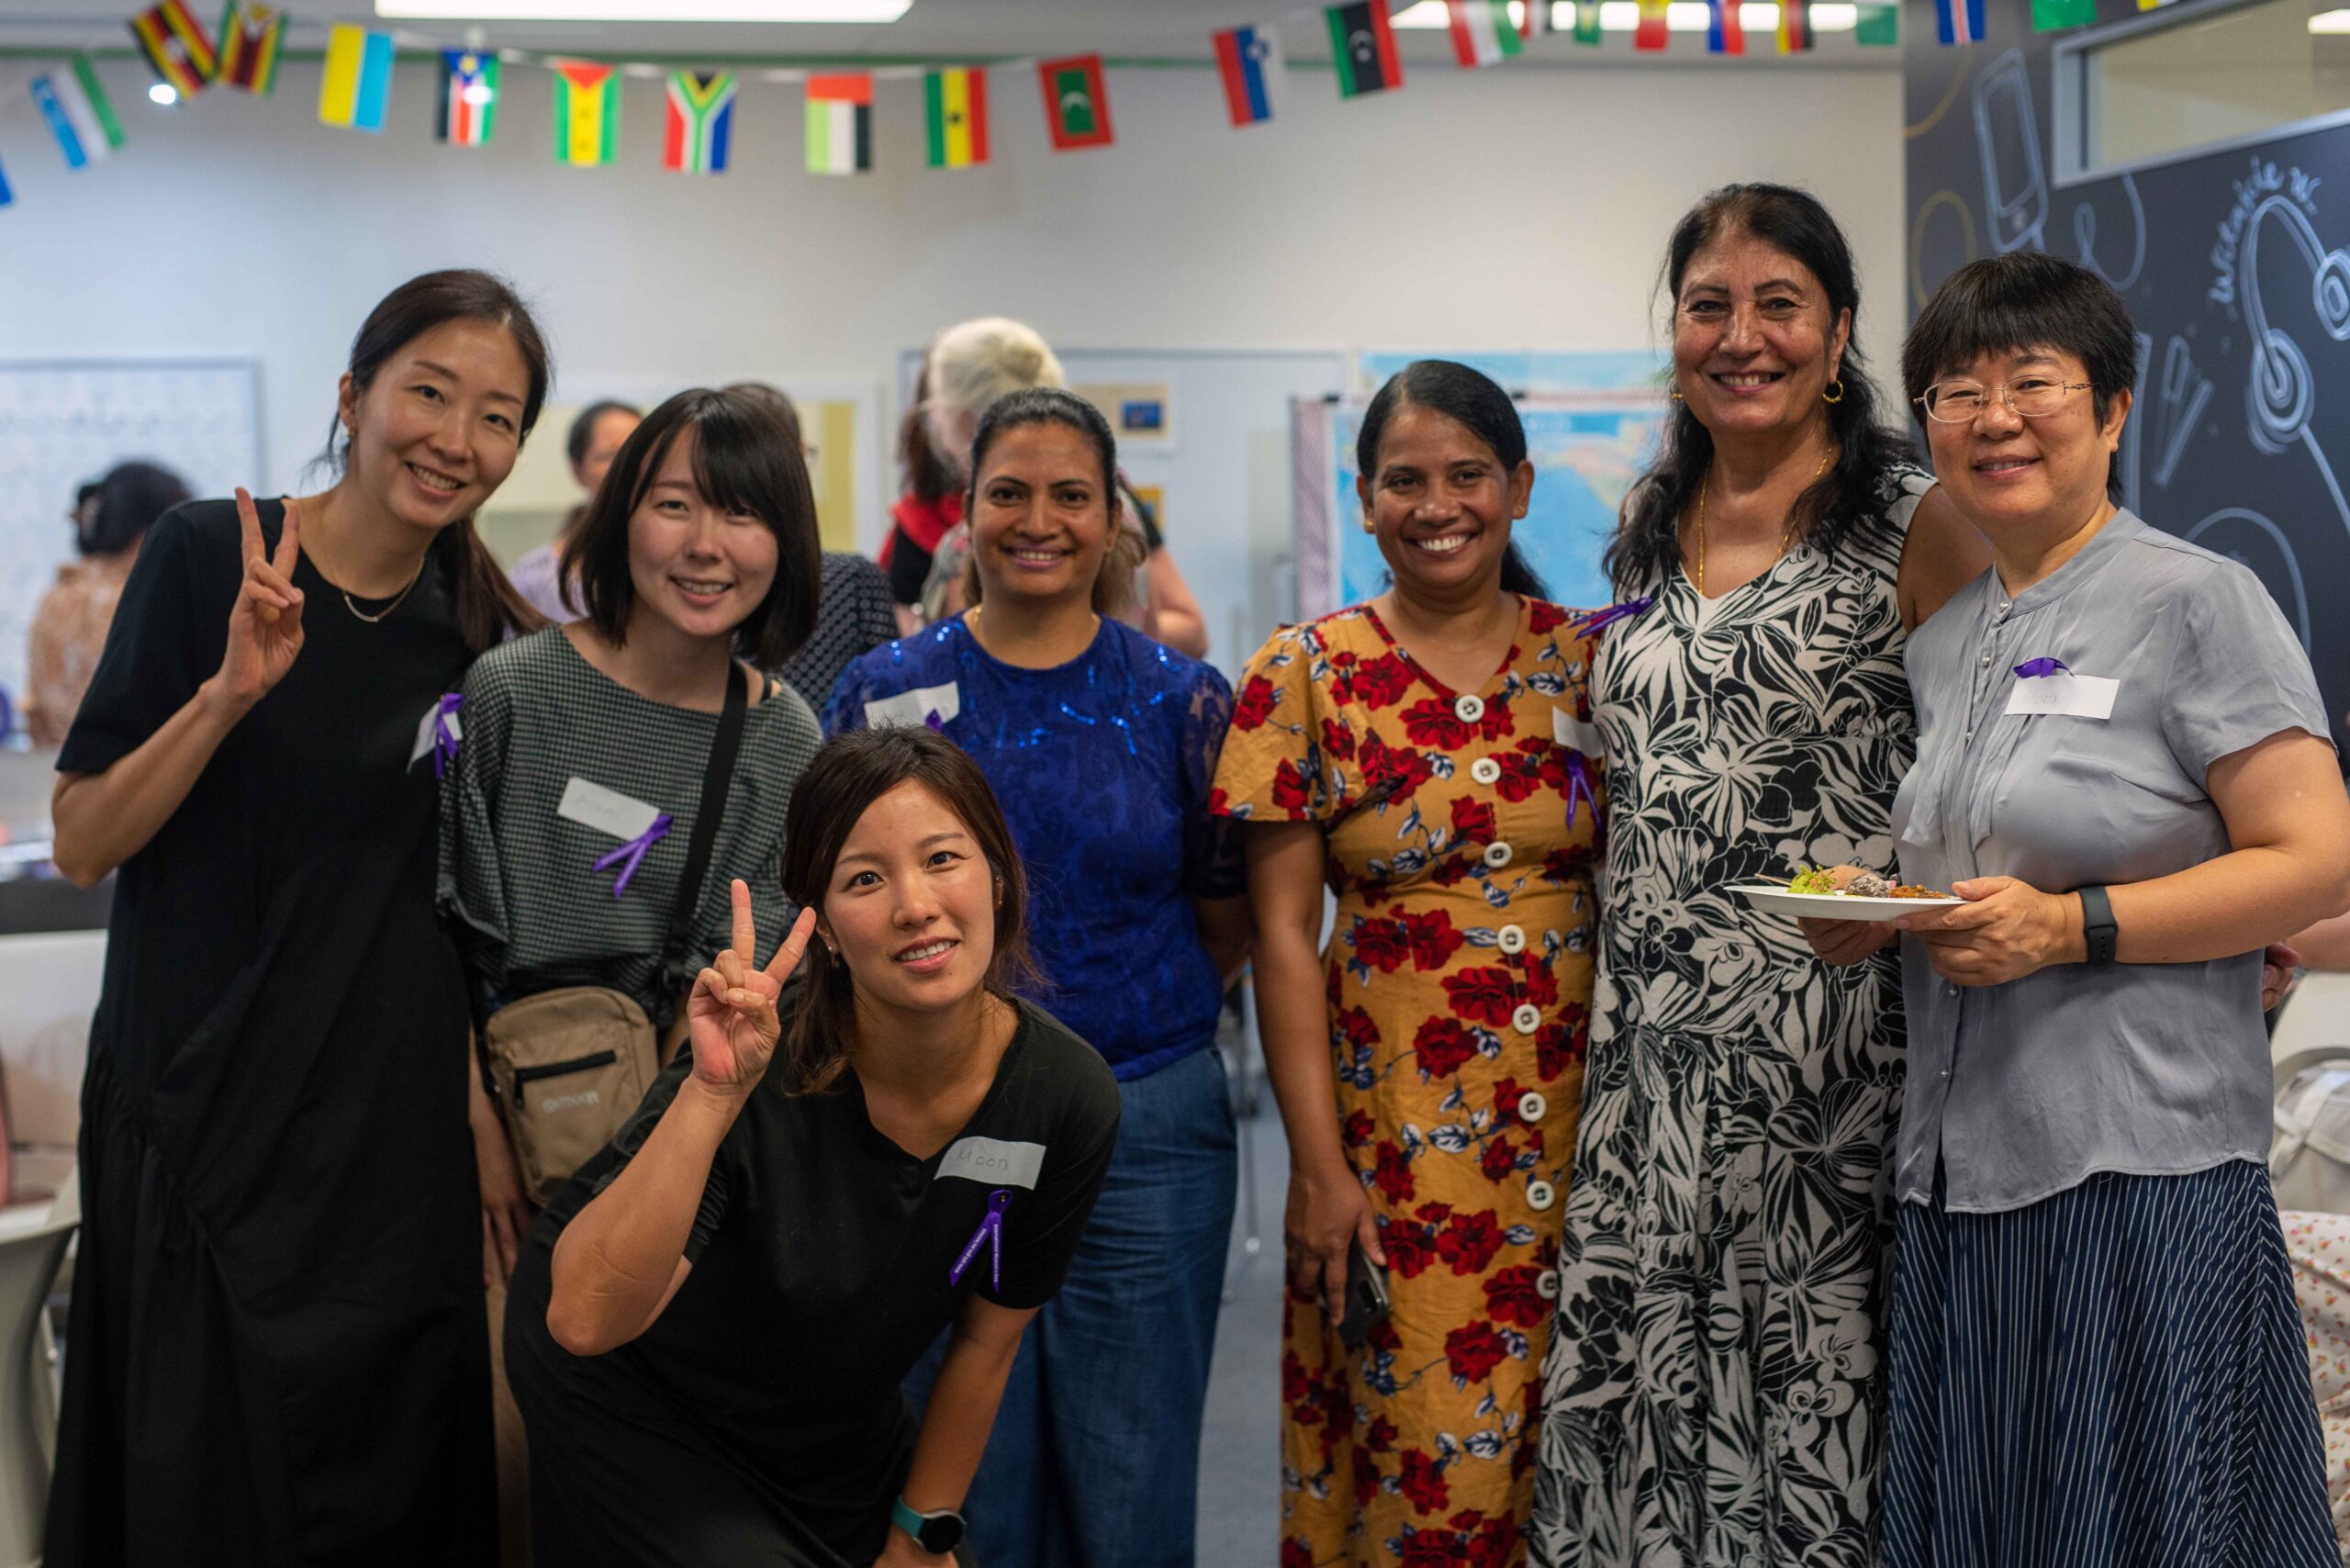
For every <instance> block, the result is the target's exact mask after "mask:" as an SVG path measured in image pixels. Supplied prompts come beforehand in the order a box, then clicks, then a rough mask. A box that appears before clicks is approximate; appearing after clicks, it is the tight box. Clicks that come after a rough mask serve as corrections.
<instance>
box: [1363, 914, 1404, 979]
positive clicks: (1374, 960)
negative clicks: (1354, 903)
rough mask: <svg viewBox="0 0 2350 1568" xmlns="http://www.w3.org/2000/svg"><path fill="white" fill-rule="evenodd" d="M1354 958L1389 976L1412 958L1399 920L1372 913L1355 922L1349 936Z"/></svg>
mask: <svg viewBox="0 0 2350 1568" xmlns="http://www.w3.org/2000/svg"><path fill="white" fill-rule="evenodd" d="M1352 941H1353V943H1354V948H1355V957H1356V958H1359V959H1360V960H1361V961H1362V962H1364V963H1366V964H1369V965H1370V966H1371V968H1372V969H1377V970H1378V971H1379V972H1380V973H1381V974H1382V975H1392V974H1393V973H1394V972H1395V971H1396V970H1397V969H1402V968H1403V967H1404V965H1405V964H1407V963H1410V962H1411V961H1412V945H1411V943H1410V942H1409V941H1408V940H1407V939H1406V938H1405V937H1404V923H1403V922H1402V921H1400V920H1382V919H1379V918H1378V917H1377V916H1373V917H1371V919H1368V920H1361V921H1358V922H1357V923H1356V924H1355V928H1354V934H1353V936H1352Z"/></svg>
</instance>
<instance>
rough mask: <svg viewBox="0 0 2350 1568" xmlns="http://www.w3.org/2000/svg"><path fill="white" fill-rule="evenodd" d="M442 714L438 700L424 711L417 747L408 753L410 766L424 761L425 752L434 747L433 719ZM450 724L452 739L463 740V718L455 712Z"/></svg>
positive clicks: (417, 731) (417, 730)
mask: <svg viewBox="0 0 2350 1568" xmlns="http://www.w3.org/2000/svg"><path fill="white" fill-rule="evenodd" d="M440 716H441V704H440V703H438V702H435V703H434V704H433V705H432V706H431V707H430V708H427V709H426V710H425V711H424V722H422V723H420V724H419V725H417V727H416V749H415V750H413V751H411V752H409V753H408V766H409V767H415V766H416V765H417V764H418V763H420V762H421V761H423V760H424V757H425V754H426V753H428V752H430V751H431V749H432V721H433V720H435V719H437V718H439V717H440ZM448 725H449V738H450V739H451V740H453V741H463V740H464V738H465V723H464V720H463V719H462V718H460V717H458V716H457V715H456V714H454V713H452V714H450V715H449V718H448Z"/></svg>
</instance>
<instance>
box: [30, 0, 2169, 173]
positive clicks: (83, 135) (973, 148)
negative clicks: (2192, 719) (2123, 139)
mask: <svg viewBox="0 0 2350 1568" xmlns="http://www.w3.org/2000/svg"><path fill="white" fill-rule="evenodd" d="M1633 3H1634V5H1635V6H1636V8H1637V14H1638V21H1637V25H1636V26H1635V27H1634V28H1633V36H1632V44H1633V47H1634V48H1635V49H1636V50H1643V51H1654V50H1663V49H1665V48H1666V47H1667V42H1668V38H1669V34H1670V31H1671V28H1670V27H1669V25H1668V20H1667V17H1668V13H1669V10H1670V4H1669V0H1633ZM2166 3H2168V0H2138V4H2139V6H2140V8H2141V9H2153V8H2154V7H2155V6H2159V5H2163V4H2166ZM1985 4H1986V0H1935V9H1936V13H1937V22H1938V28H1937V31H1938V34H1939V37H1940V39H1941V41H1942V42H1943V43H1945V44H1964V43H1971V42H1973V41H1975V39H1979V38H1981V36H1982V33H1983V11H1984V6H1985ZM1704 5H1705V6H1706V10H1707V32H1706V46H1707V50H1708V51H1709V52H1711V53H1717V54H1728V55H1743V54H1744V53H1745V52H1746V34H1745V29H1744V28H1743V26H1742V23H1741V18H1740V0H1704ZM1444 6H1445V10H1446V13H1447V20H1448V23H1449V32H1450V37H1451V42H1452V49H1453V55H1454V58H1455V60H1456V61H1457V62H1458V63H1459V64H1460V66H1461V67H1462V68H1465V69H1472V70H1475V69H1483V68H1488V67H1492V66H1496V65H1501V64H1504V63H1505V62H1509V61H1511V60H1514V59H1516V58H1518V57H1519V56H1520V55H1522V54H1523V53H1525V51H1526V48H1527V44H1528V43H1530V42H1531V41H1532V40H1533V39H1535V38H1537V37H1538V36H1540V35H1542V34H1545V33H1548V32H1550V31H1551V30H1552V27H1553V22H1554V19H1555V17H1554V6H1553V5H1552V4H1551V0H1527V3H1525V4H1523V5H1522V6H1520V7H1519V10H1518V14H1517V15H1516V16H1515V17H1514V16H1513V15H1512V11H1511V6H1510V5H1509V0H1444ZM1811 9H1812V0H1778V5H1777V17H1778V21H1777V25H1776V28H1775V29H1774V33H1775V38H1774V41H1775V44H1776V47H1777V50H1778V51H1779V52H1781V53H1789V54H1791V53H1797V52H1801V51H1803V50H1809V49H1811V48H1812V47H1813V44H1814V41H1815V40H1814V36H1813V30H1812V26H1811V16H1810V13H1811ZM1898 9H1899V7H1898V5H1897V3H1877V4H1871V3H1866V0H1863V3H1862V4H1860V5H1858V6H1856V7H1855V10H1856V12H1857V21H1856V25H1855V28H1854V31H1855V35H1856V39H1857V41H1858V42H1859V43H1861V44H1862V45H1863V46H1884V47H1891V46H1896V45H1897V43H1898V30H1897V29H1898V19H1897V17H1898ZM2094 10H2095V0H2031V11H2032V17H2033V21H2034V24H2035V26H2037V27H2041V28H2049V27H2056V26H2077V25H2081V24H2082V23H2085V22H2087V21H2090V20H2094V19H2095V18H2094ZM1389 11H1390V0H1351V3H1341V4H1335V5H1321V6H1315V7H1313V8H1311V9H1304V10H1298V11H1292V12H1287V13H1284V14H1283V17H1282V19H1285V20H1298V19H1311V18H1317V17H1318V18H1319V19H1320V20H1321V21H1322V22H1323V23H1324V25H1325V26H1326V28H1327V30H1328V33H1329V39H1330V50H1331V61H1332V70H1333V72H1334V73H1335V75H1336V78H1337V88H1338V93H1339V95H1340V96H1341V97H1342V98H1349V99H1351V98H1356V97H1360V96H1364V95H1370V94H1374V93H1385V92H1393V91H1395V90H1397V89H1400V88H1401V87H1402V86H1403V85H1404V68H1403V63H1402V61H1401V58H1400V56H1399V54H1398V51H1397V49H1396V44H1395V33H1394V29H1393V20H1392V17H1390V15H1389ZM1555 12H1556V13H1557V14H1560V15H1568V16H1571V17H1572V26H1571V29H1569V28H1561V29H1560V30H1561V31H1566V30H1572V36H1573V39H1574V40H1575V41H1576V42H1577V43H1579V44H1585V45H1596V44H1598V43H1599V42H1600V41H1601V35H1602V28H1601V0H1558V3H1557V5H1556V6H1555ZM290 21H291V17H289V16H288V14H287V12H286V10H285V7H283V6H275V5H268V4H261V3H256V0H226V4H225V5H224V6H222V9H221V12H220V17H219V22H218V26H217V27H216V28H213V29H211V30H209V31H207V29H206V28H205V27H204V25H203V23H202V22H201V21H200V20H199V19H198V18H197V17H196V13H195V12H194V11H193V10H192V9H191V8H190V6H189V3H188V0H157V3H156V4H153V5H150V6H148V7H147V8H146V9H144V10H142V11H140V12H139V13H138V14H137V15H136V16H134V17H131V18H130V20H129V28H130V33H131V36H132V38H133V39H135V40H136V42H137V44H138V46H139V50H140V54H142V55H143V56H144V57H145V59H146V61H147V62H148V64H149V65H150V66H151V68H152V70H153V72H154V73H155V77H156V79H157V81H158V82H160V83H162V84H164V85H166V86H168V87H170V88H171V89H172V91H173V94H175V95H177V96H178V97H179V98H181V99H193V98H195V97H196V96H198V95H201V94H202V93H203V92H204V91H205V90H206V89H207V88H208V87H212V86H222V87H227V88H230V89H232V90H235V91H240V92H243V93H247V94H250V95H254V96H258V97H267V96H270V95H273V94H274V90H275V86H276V81H277V67H278V62H279V59H280V57H281V55H282V54H283V52H284V49H285V33H286V28H287V26H288V24H289V22H290ZM1212 36H1213V42H1214V51H1215V59H1216V65H1217V72H1218V75H1219V78H1220V80H1221V83H1222V85H1223V91H1224V102H1225V112H1226V115H1227V117H1228V118H1229V120H1230V122H1231V124H1232V125H1233V126H1235V127H1245V126H1251V125H1259V124H1262V123H1265V122H1267V121H1269V120H1271V119H1272V118H1275V115H1276V113H1277V111H1278V109H1279V107H1280V100H1281V83H1282V81H1283V79H1284V77H1285V76H1286V75H1287V73H1288V67H1287V66H1286V64H1285V62H1284V61H1283V59H1282V55H1281V39H1280V35H1279V33H1278V31H1277V30H1276V29H1275V28H1274V27H1273V26H1272V25H1270V24H1263V25H1257V26H1242V27H1233V28H1225V29H1222V30H1220V31H1217V32H1215V33H1214V34H1213V35H1212ZM402 50H408V51H410V52H411V53H413V52H416V51H420V50H421V51H424V52H427V53H428V54H430V55H431V56H436V57H437V61H438V65H439V71H438V82H439V86H438V92H437V95H436V100H435V105H434V110H433V119H432V125H433V133H434V135H435V136H436V137H437V138H438V139H439V140H442V141H444V142H448V143H451V144H453V145H457V146H464V147H479V146H482V145H485V144H487V142H488V141H489V140H490V139H491V137H492V136H493V135H494V134H495V133H496V131H497V129H498V106H499V102H500V99H501V97H502V95H503V78H504V74H505V70H506V68H507V67H508V66H524V67H531V68H537V69H543V70H545V71H547V72H549V73H551V74H552V75H553V77H554V155H555V158H556V160H557V161H558V162H565V163H570V164H577V165H597V164H605V163H610V162H612V160H613V158H614V156H615V153H616V151H617V149H618V146H619V140H620V112H621V90H620V88H621V81H622V80H624V79H626V78H630V77H646V76H652V77H657V78H659V79H661V80H663V81H664V83H665V85H666V106H665V113H664V129H663V137H662V163H663V166H664V167H665V168H667V169H671V170H675V171H677V172H680V173H685V174H722V173H723V172H725V170H726V168H727V166H728V163H729V160H730V151H731V147H732V143H733V117H734V107H735V102H736V98H737V95H738V89H739V86H740V84H741V78H740V77H739V76H738V75H737V73H733V72H729V71H720V70H708V71H700V70H672V69H668V68H666V67H664V66H655V65H648V64H640V63H631V62H606V61H594V60H586V59H577V58H573V57H569V56H561V55H552V54H543V53H538V52H533V51H529V50H513V49H499V50H490V49H485V48H478V47H466V48H451V47H448V46H447V43H446V41H445V40H442V39H431V38H426V37H422V36H420V35H417V34H413V33H408V32H405V31H400V32H395V31H392V30H387V29H382V28H370V27H365V26H362V25H358V24H353V23H336V24H333V25H332V26H331V27H330V29H329V32H328V39H327V48H326V52H325V68H324V72H323V74H322V81H321V84H320V88H319V110H318V112H319V121H320V122H321V123H323V124H326V125H329V126H336V127H343V128H348V129H353V130H363V131H373V132H381V131H383V130H384V129H386V125H387V124H388V123H389V117H390V110H391V99H392V83H393V68H394V65H395V63H396V62H397V59H398V57H399V55H400V53H401V51H402ZM1026 71H1034V72H1035V77H1036V81H1037V84H1038V89H1039V93H1040V96H1041V98H1042V101H1043V106H1044V110H1045V118H1046V129H1047V131H1048V132H1049V134H1050V140H1051V143H1052V146H1053V148H1054V150H1055V151H1062V152H1066V151H1077V150H1080V149H1085V148H1093V147H1106V146H1109V145H1112V144H1113V141H1114V140H1115V132H1114V129H1113V120H1112V118H1111V112H1110V97H1109V91H1108V86H1107V84H1106V82H1105V80H1104V73H1103V62H1102V56H1101V55H1099V54H1080V55H1069V56H1065V57H1061V58H1056V59H1035V60H1026V59H1024V60H1010V61H1003V60H999V61H995V62H990V63H988V64H984V65H982V64H971V65H947V66H877V67H875V68H873V69H870V70H866V71H853V72H852V71H838V70H808V69H799V68H779V69H767V70H761V71H758V72H756V73H754V75H755V79H757V80H762V81H767V82H781V83H797V84H800V85H801V88H802V95H803V102H804V113H805V116H806V162H807V167H808V169H809V171H810V172H811V173H812V174H864V173H867V172H869V171H870V170H871V169H872V167H873V119H872V117H873V84H874V83H875V82H876V81H877V80H890V79H909V78H912V77H915V76H919V77H920V78H921V79H922V82H923V122H924V144H925V157H926V162H927V163H928V165H929V166H930V167H932V168H934V169H967V168H972V167H976V166H979V165H983V164H986V163H987V162H989V161H990V137H989V119H990V96H989V79H990V75H994V76H996V77H997V78H998V79H1002V78H1003V77H1005V76H1007V75H1009V74H1011V73H1020V72H1026ZM27 86H28V93H29V95H30V97H31V100H32V103H33V105H34V106H35V108H36V109H37V110H38V111H39V116H40V118H41V119H42V120H43V121H44V122H46V124H47V126H48V128H49V130H50V134H51V136H52V137H53V138H54V140H56V142H57V145H58V149H59V151H60V152H61V153H62V156H63V158H64V160H65V162H66V164H67V166H68V167H69V168H72V169H76V170H79V169H85V168H88V167H90V166H91V165H94V164H95V163H98V162H103V161H105V160H106V158H107V157H108V156H109V155H110V154H111V153H113V152H114V151H117V150H119V149H120V148H121V147H122V146H123V144H124V140H125V138H124V134H123V128H122V122H121V120H120V119H119V118H118V117H117V115H116V114H115V111H114V107H113V106H112V104H111V103H110V102H109V101H108V99H107V97H106V89H105V87H104V85H103V84H101V82H100V80H99V78H98V75H97V73H96V72H95V69H94V68H93V66H92V64H91V62H90V59H89V57H88V56H87V55H86V54H81V53H75V54H72V55H70V56H68V57H66V58H64V59H62V60H61V61H59V62H56V63H55V64H53V65H51V66H50V67H49V68H47V69H44V70H42V71H40V72H39V73H37V74H35V75H34V76H33V77H32V78H31V80H30V81H29V83H28V84H27ZM12 199H13V198H12V196H11V193H10V191H9V188H8V185H7V181H6V174H5V170H0V206H6V205H8V204H9V203H10V202H11V200H12Z"/></svg>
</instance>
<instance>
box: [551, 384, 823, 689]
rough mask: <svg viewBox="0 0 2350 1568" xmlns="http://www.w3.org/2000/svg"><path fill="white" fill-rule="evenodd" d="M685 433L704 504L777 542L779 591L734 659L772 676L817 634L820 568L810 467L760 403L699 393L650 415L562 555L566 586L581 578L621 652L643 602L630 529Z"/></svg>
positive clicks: (596, 618)
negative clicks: (745, 518) (760, 528)
mask: <svg viewBox="0 0 2350 1568" xmlns="http://www.w3.org/2000/svg"><path fill="white" fill-rule="evenodd" d="M688 430H691V431H693V432H694V436H695V440H694V484H695V486H696V487H699V489H700V491H701V493H702V495H703V497H704V498H707V499H708V500H709V501H710V503H711V505H712V506H717V507H723V508H724V509H725V510H728V511H738V512H748V513H749V514H751V515H752V516H753V517H755V518H757V519H758V520H759V521H761V522H764V523H766V524H767V528H768V531H769V532H772V533H774V535H775V540H776V561H775V581H774V582H773V583H771V584H769V585H768V588H767V598H765V599H761V600H760V601H759V606H758V608H757V609H755V610H752V611H751V613H750V614H748V615H746V616H744V618H743V622H742V624H741V625H739V626H737V627H735V628H734V651H735V653H736V654H738V655H741V656H742V657H743V658H744V659H747V660H749V661H750V662H751V663H752V664H753V665H755V666H757V667H758V668H760V669H774V668H776V667H777V666H780V665H781V664H782V663H783V661H784V660H786V659H788V658H789V657H790V656H791V655H793V654H795V653H797V652H799V651H800V644H803V643H805V642H806V641H807V640H808V634H809V633H811V632H812V631H814V630H815V627H816V596H817V591H818V585H819V581H820V578H821V575H822V571H823V560H822V545H821V544H820V543H819V542H818V537H817V532H816V494H815V491H814V490H813V489H811V487H809V483H808V465H807V463H806V462H805V461H803V460H802V459H801V457H800V443H799V442H797V441H791V440H788V439H786V432H785V431H784V430H783V428H782V427H781V425H779V424H778V422H777V420H776V416H775V413H774V411H773V410H772V409H770V408H769V406H768V404H767V398H766V397H764V396H762V395H760V394H756V393H751V392H744V391H741V390H739V389H736V388H733V387H729V388H728V389H727V390H725V391H723V392H713V391H711V390H710V389H709V388H707V387H702V386H697V387H694V388H693V389H691V390H690V391H686V392H680V393H678V394H677V396H676V397H674V398H670V399H669V400H668V401H667V402H666V403H664V404H662V405H661V406H660V407H659V408H657V409H654V410H653V411H652V412H651V413H649V414H647V415H645V416H644V422H643V424H641V425H639V426H637V427H636V429H635V430H633V431H631V432H630V433H629V438H628V440H627V441H626V442H622V443H621V450H620V455H619V456H617V457H615V458H613V459H612V468H611V472H610V473H609V474H607V475H605V476H604V483H603V486H602V487H601V488H599V489H598V490H597V492H596V494H595V495H594V496H593V497H592V498H589V500H588V514H587V516H586V517H584V518H582V519H581V520H580V523H579V528H578V530H577V532H575V533H573V534H572V536H571V539H570V541H569V543H565V545H564V547H563V573H564V576H565V577H566V578H568V577H573V576H575V575H576V577H577V578H578V581H579V602H580V603H581V604H582V605H584V606H585V607H586V608H587V611H588V621H589V622H592V623H593V624H594V626H595V628H596V630H597V632H598V633H600V634H601V635H602V636H603V637H604V638H605V639H606V640H608V641H609V642H610V643H611V644H612V645H613V646H614V647H618V646H620V645H621V644H622V643H623V642H625V641H626V640H627V637H628V618H629V611H630V610H631V609H632V608H633V606H634V604H635V601H636V585H635V583H634V581H633V580H632V579H631V577H629V570H628V523H629V519H630V518H632V517H633V516H634V515H636V509H637V508H638V507H639V506H640V505H642V504H643V500H644V494H645V492H646V491H647V490H649V489H651V488H652V487H653V481H654V480H655V478H656V477H658V476H659V475H660V473H661V465H662V464H663V463H665V462H666V461H667V460H668V456H669V448H670V447H671V446H672V445H674V444H675V443H676V442H677V437H678V436H679V435H680V434H682V433H683V432H684V431H688Z"/></svg>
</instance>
